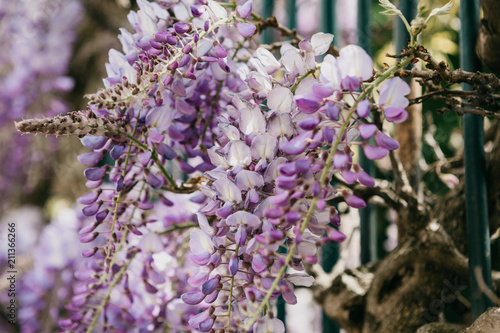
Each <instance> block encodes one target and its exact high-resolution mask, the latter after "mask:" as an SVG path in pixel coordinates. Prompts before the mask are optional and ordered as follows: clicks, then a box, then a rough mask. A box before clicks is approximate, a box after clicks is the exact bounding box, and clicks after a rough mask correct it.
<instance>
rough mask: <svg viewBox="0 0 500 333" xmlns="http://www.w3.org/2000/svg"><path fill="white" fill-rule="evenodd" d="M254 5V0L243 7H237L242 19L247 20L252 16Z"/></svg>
mask: <svg viewBox="0 0 500 333" xmlns="http://www.w3.org/2000/svg"><path fill="white" fill-rule="evenodd" d="M252 3H253V0H248V1H247V2H245V3H244V4H242V5H241V6H237V7H236V11H237V12H238V14H239V15H240V16H241V17H242V18H244V19H247V18H249V17H250V14H252Z"/></svg>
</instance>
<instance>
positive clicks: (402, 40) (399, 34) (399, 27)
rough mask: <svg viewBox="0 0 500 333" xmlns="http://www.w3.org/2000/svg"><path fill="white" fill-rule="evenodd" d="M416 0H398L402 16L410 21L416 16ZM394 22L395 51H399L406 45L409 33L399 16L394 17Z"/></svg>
mask: <svg viewBox="0 0 500 333" xmlns="http://www.w3.org/2000/svg"><path fill="white" fill-rule="evenodd" d="M417 4H418V1H417V0H400V1H399V10H401V12H402V13H403V15H404V17H406V19H407V20H408V22H410V21H411V20H413V19H414V18H415V16H417ZM395 20H396V24H395V26H394V40H395V43H396V53H400V51H401V50H402V49H404V48H405V47H407V46H408V41H409V40H410V35H409V34H408V31H406V26H405V25H404V23H403V21H401V19H400V18H399V17H396V19H395Z"/></svg>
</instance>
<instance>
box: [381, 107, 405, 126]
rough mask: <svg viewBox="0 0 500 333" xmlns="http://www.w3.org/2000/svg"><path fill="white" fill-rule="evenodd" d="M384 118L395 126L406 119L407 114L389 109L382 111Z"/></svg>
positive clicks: (398, 109) (402, 110)
mask: <svg viewBox="0 0 500 333" xmlns="http://www.w3.org/2000/svg"><path fill="white" fill-rule="evenodd" d="M384 114H385V118H386V119H387V120H388V121H392V122H394V123H396V124H399V123H402V122H403V121H405V120H406V119H407V118H408V112H406V110H405V109H401V108H393V107H389V108H386V109H384Z"/></svg>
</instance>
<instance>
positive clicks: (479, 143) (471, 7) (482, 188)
mask: <svg viewBox="0 0 500 333" xmlns="http://www.w3.org/2000/svg"><path fill="white" fill-rule="evenodd" d="M460 22H461V28H460V63H461V67H462V69H464V70H466V71H477V70H481V65H480V63H479V60H478V59H477V57H476V53H475V45H476V39H477V35H478V31H479V0H462V1H460ZM463 89H464V90H470V89H471V87H470V86H469V85H467V84H463ZM463 129H464V159H465V210H466V215H465V216H466V220H467V242H468V249H469V276H470V294H471V303H472V314H473V316H474V318H477V317H479V315H481V314H482V313H483V312H484V311H486V310H487V309H488V308H489V307H490V306H492V302H491V300H490V299H489V298H488V297H486V295H485V294H484V292H482V291H481V289H480V288H479V287H478V280H477V278H478V277H477V276H476V271H480V272H481V276H480V277H479V278H481V279H483V281H484V282H485V284H486V286H487V287H488V288H490V289H491V288H492V284H491V250H490V234H489V224H488V201H487V200H488V198H487V192H486V177H485V164H486V163H485V156H484V149H483V147H484V131H483V119H482V118H481V117H479V116H475V115H472V114H466V115H465V116H464V117H463Z"/></svg>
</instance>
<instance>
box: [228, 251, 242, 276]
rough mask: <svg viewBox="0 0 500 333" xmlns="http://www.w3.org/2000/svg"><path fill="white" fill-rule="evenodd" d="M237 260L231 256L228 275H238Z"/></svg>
mask: <svg viewBox="0 0 500 333" xmlns="http://www.w3.org/2000/svg"><path fill="white" fill-rule="evenodd" d="M239 262H240V261H239V259H238V257H236V256H235V255H233V256H231V259H230V260H229V267H228V268H229V273H230V274H231V275H233V276H234V275H236V273H238V265H239Z"/></svg>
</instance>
